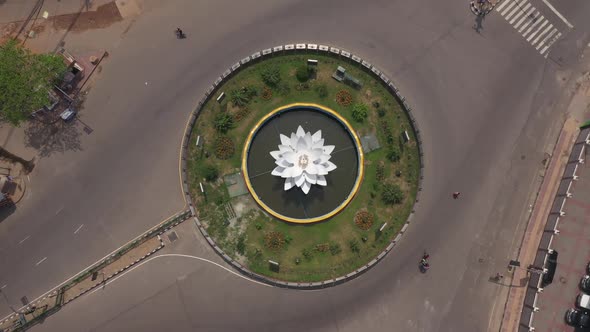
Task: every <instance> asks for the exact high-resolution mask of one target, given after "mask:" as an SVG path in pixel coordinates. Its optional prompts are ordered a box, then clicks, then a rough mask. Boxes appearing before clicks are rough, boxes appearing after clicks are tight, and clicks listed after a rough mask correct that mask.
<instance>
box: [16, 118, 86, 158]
mask: <svg viewBox="0 0 590 332" xmlns="http://www.w3.org/2000/svg"><path fill="white" fill-rule="evenodd" d="M83 128H85V126H84V125H82V124H80V123H79V122H78V121H76V120H72V121H70V122H64V121H61V119H60V120H59V121H55V122H54V123H50V124H47V123H42V122H39V121H30V122H29V123H28V124H27V127H26V128H25V146H27V147H32V148H33V149H35V150H37V151H38V152H39V157H41V158H43V157H49V156H51V155H52V154H53V153H55V152H61V153H63V152H66V151H81V150H82V145H81V143H80V134H81V132H82V130H83Z"/></svg>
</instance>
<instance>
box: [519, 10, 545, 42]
mask: <svg viewBox="0 0 590 332" xmlns="http://www.w3.org/2000/svg"><path fill="white" fill-rule="evenodd" d="M541 22H543V15H541V17H539V18H537V21H535V23H533V25H531V26H530V27H529V28H528V29H526V31H525V33H523V34H522V36H523V37H526V36H527V35H528V34H529V32H531V31H532V30H533V29H534V28H535V27H536V26H537V24H539V23H541Z"/></svg>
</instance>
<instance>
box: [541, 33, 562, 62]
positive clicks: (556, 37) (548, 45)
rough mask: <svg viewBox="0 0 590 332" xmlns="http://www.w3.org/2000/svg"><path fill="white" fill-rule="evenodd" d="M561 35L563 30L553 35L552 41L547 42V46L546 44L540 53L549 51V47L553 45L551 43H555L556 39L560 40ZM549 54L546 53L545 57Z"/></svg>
mask: <svg viewBox="0 0 590 332" xmlns="http://www.w3.org/2000/svg"><path fill="white" fill-rule="evenodd" d="M559 37H561V32H560V33H558V34H557V35H556V36H555V37H553V39H551V41H550V42H549V43H548V44H547V46H545V47H543V48H542V49H541V52H540V53H541V54H543V53H545V51H547V49H549V47H551V45H553V43H555V41H556V40H558V39H559ZM547 54H549V53H546V54H545V57H547Z"/></svg>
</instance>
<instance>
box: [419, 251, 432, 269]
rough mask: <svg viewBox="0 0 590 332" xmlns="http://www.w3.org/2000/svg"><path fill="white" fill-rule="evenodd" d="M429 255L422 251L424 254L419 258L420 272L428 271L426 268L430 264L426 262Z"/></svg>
mask: <svg viewBox="0 0 590 332" xmlns="http://www.w3.org/2000/svg"><path fill="white" fill-rule="evenodd" d="M429 257H430V255H429V254H428V253H426V252H424V255H422V259H421V260H420V265H419V268H420V272H422V273H426V271H428V269H429V268H430V264H428V260H427V259H428V258H429Z"/></svg>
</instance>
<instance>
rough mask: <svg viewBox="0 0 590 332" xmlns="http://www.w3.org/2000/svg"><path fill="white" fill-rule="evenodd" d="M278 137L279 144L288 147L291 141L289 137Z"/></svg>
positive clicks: (281, 135)
mask: <svg viewBox="0 0 590 332" xmlns="http://www.w3.org/2000/svg"><path fill="white" fill-rule="evenodd" d="M280 137H281V144H283V145H289V143H290V142H291V140H290V139H289V136H287V135H283V134H280Z"/></svg>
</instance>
